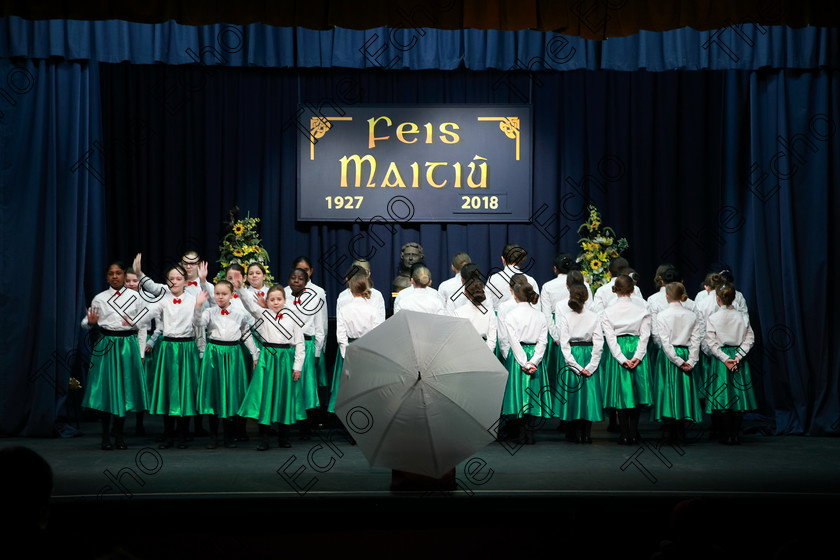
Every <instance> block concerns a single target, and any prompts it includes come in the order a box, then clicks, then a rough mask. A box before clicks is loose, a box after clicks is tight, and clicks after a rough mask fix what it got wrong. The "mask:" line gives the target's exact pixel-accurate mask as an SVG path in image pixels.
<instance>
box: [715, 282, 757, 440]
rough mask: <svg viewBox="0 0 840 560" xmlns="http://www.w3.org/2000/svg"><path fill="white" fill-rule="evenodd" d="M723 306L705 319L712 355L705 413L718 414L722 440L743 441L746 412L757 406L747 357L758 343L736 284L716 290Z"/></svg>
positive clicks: (718, 303)
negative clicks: (737, 303) (740, 303)
mask: <svg viewBox="0 0 840 560" xmlns="http://www.w3.org/2000/svg"><path fill="white" fill-rule="evenodd" d="M715 299H716V303H717V305H718V306H720V309H719V310H718V311H717V312H716V313H712V314H711V315H710V316H709V317H708V319H706V343H707V345H708V347H709V349H710V352H711V354H712V361H711V365H710V369H709V371H708V372H707V373H706V388H705V389H704V390H705V391H706V394H707V398H706V412H707V413H711V414H713V415H717V416H718V418H719V420H718V428H719V430H720V431H719V435H720V442H721V443H724V444H728V445H737V444H739V443H740V439H739V436H738V433H739V431H740V429H741V421H742V420H743V417H744V412H749V411H751V410H755V409H757V408H758V404H757V401H756V397H755V390H754V389H753V386H752V377H751V375H750V367H749V364H748V363H747V361H746V360H744V358H745V357H746V356H747V353H748V352H749V351H750V349H751V348H752V345H753V343H754V342H755V334H754V333H753V330H752V327H751V326H750V320H749V317H748V316H747V315H746V314H745V313H742V312H740V311H738V310H737V309H735V307H734V305H733V302H734V301H735V286H733V285H732V284H729V283H723V284H721V285H720V286H718V287H717V289H716V290H715Z"/></svg>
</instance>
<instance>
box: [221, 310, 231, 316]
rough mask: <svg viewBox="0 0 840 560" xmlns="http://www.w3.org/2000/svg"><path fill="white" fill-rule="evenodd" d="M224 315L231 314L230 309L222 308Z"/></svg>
mask: <svg viewBox="0 0 840 560" xmlns="http://www.w3.org/2000/svg"><path fill="white" fill-rule="evenodd" d="M222 315H230V311H228V310H227V309H222Z"/></svg>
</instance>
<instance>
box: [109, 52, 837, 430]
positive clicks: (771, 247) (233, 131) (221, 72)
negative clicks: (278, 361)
mask: <svg viewBox="0 0 840 560" xmlns="http://www.w3.org/2000/svg"><path fill="white" fill-rule="evenodd" d="M101 73H102V84H103V93H102V96H103V114H104V115H106V118H105V137H104V141H103V144H104V145H105V146H106V147H110V146H113V147H114V148H113V149H110V148H106V151H105V158H104V165H103V167H104V169H105V170H107V171H106V174H107V182H108V187H107V188H106V192H107V193H109V196H108V215H109V216H110V217H112V218H113V219H116V220H117V221H118V222H120V223H134V224H136V227H134V228H131V229H130V230H129V231H126V232H125V235H122V236H120V237H119V238H118V239H117V244H116V245H115V248H117V249H118V250H119V252H120V253H121V254H129V253H133V252H135V251H138V250H143V251H144V252H145V254H147V255H148V257H149V259H148V262H149V270H150V271H151V270H155V269H156V270H157V271H160V270H161V269H162V267H163V266H165V264H166V263H167V262H168V261H171V260H173V259H174V258H177V256H178V254H179V253H180V252H181V251H183V249H184V248H186V247H187V246H192V245H198V246H199V248H200V250H202V251H204V252H205V253H207V254H209V255H215V254H216V253H217V249H216V244H217V240H218V238H219V234H218V232H219V231H220V230H219V227H220V224H219V222H220V220H221V219H222V218H223V217H225V216H226V211H227V209H228V208H230V207H231V206H232V205H233V204H234V203H236V204H238V205H239V206H240V207H241V208H242V209H243V211H245V210H250V211H251V212H254V213H255V214H258V215H259V216H260V217H261V218H262V219H263V225H262V232H263V235H264V239H265V246H266V248H267V249H268V252H269V254H270V255H272V257H273V258H275V259H276V261H275V262H274V263H272V265H273V266H272V268H273V270H274V271H275V273H276V274H277V276H278V279H279V280H280V281H281V282H283V281H285V280H286V278H285V277H284V276H285V275H286V274H287V271H288V268H289V266H290V265H291V261H292V259H293V258H294V257H295V256H296V255H299V254H306V255H310V256H313V257H314V258H315V259H316V273H315V274H316V276H315V280H316V282H318V283H320V284H321V285H323V286H324V287H325V288H327V290H328V292H329V293H330V294H333V295H334V294H337V293H338V291H339V290H340V289H341V288H342V286H341V285H340V283H339V278H340V277H341V275H343V272H344V270H345V268H346V267H347V266H348V265H349V263H350V261H351V260H352V259H353V258H354V257H355V256H360V255H368V256H369V257H370V260H371V263H372V266H373V269H374V274H373V278H374V281H375V283H376V285H377V286H379V287H380V288H382V289H383V290H384V291H387V290H388V287H389V285H390V281H391V279H392V278H393V276H394V274H395V272H396V265H397V262H398V256H399V248H400V247H401V246H402V245H403V244H404V243H406V242H408V241H418V242H420V244H421V245H422V246H423V248H424V250H425V253H426V255H427V257H426V260H427V263H428V264H429V265H430V266H431V268H432V271H433V276H434V278H435V281H436V282H440V281H441V280H443V279H445V278H447V277H449V275H450V274H451V273H450V272H449V268H448V266H449V265H448V261H449V259H450V258H451V256H452V255H453V254H454V253H455V252H457V251H460V250H466V251H467V252H468V253H469V254H470V256H471V257H472V258H473V260H474V261H475V262H477V263H480V265H481V266H482V267H484V268H485V269H486V268H488V267H490V266H498V265H499V264H500V260H499V255H500V253H501V249H502V246H503V245H504V244H505V243H507V242H514V241H515V242H519V243H521V244H522V245H523V246H525V247H526V248H527V249H528V250H529V251H531V255H532V263H531V264H532V266H533V268H532V269H531V271H530V272H531V274H532V275H534V276H535V277H536V278H537V279H538V280H539V281H540V282H544V281H545V280H547V279H549V278H550V277H551V258H552V256H553V255H554V253H555V251H557V250H567V251H570V252H573V253H576V252H577V248H576V244H575V242H576V240H577V236H576V229H577V227H578V225H579V224H580V223H581V221H582V220H583V219H585V217H586V206H587V204H588V203H590V202H591V203H594V204H596V205H597V206H598V207H599V208H600V209H601V210H602V211H603V213H604V218H605V220H606V222H607V223H608V224H610V225H611V226H614V227H615V229H616V231H618V232H619V233H620V234H621V235H623V236H626V237H627V238H628V239H629V240H630V243H631V248H630V250H629V251H628V254H627V256H628V258H629V259H630V261H631V263H632V265H633V266H634V267H636V269H637V270H638V271H639V272H640V273H641V274H642V282H641V283H640V287H641V288H642V290H643V292H644V293H645V295H649V294H650V293H652V291H653V283H652V276H653V271H654V270H655V268H656V267H657V266H658V265H659V264H660V263H662V262H672V263H673V264H675V265H677V266H678V267H679V268H680V269H681V270H682V271H683V274H684V276H685V279H686V282H687V286H688V288H689V291H690V293H691V295H692V296H693V295H694V294H695V293H696V292H697V290H698V289H699V284H700V281H701V280H702V278H703V276H704V275H705V273H706V272H707V271H709V270H711V269H712V268H716V269H720V268H731V269H732V270H733V271H734V273H735V275H736V283H737V286H738V287H739V289H740V290H741V291H742V292H743V293H744V295H745V297H746V298H747V301H748V302H749V304H750V307H751V315H752V320H753V326H754V328H755V330H756V335H757V337H758V340H759V342H758V344H757V345H756V348H755V349H754V350H753V352H754V356H755V359H754V360H753V362H754V363H755V365H754V369H755V371H756V381H755V383H756V387H757V388H758V390H759V392H760V393H761V394H762V395H763V396H764V403H765V407H764V409H763V412H764V413H766V414H768V415H773V414H774V413H775V418H776V421H777V429H778V430H779V431H780V432H784V433H802V432H805V431H810V432H811V433H820V432H821V431H825V430H829V429H830V426H831V423H832V422H833V421H834V420H833V416H836V414H837V412H838V407H837V400H836V367H837V364H836V363H835V362H834V361H833V360H834V358H832V357H831V356H830V355H829V353H828V350H827V348H828V346H827V345H826V344H824V342H825V340H824V338H823V337H825V336H827V335H826V334H824V333H828V332H832V328H833V327H832V325H831V323H830V322H829V321H830V320H829V317H828V315H827V313H826V311H825V310H826V309H828V308H827V307H824V306H823V305H824V303H828V302H829V301H831V299H832V297H833V296H832V295H831V294H830V293H829V292H828V291H827V289H826V283H825V281H824V280H823V279H824V278H825V276H824V274H823V273H821V272H820V271H821V270H827V267H828V264H827V263H828V262H830V259H829V255H830V253H831V252H832V251H833V250H834V249H836V237H831V236H830V235H829V236H823V235H822V233H821V232H822V231H824V230H823V229H821V228H820V226H821V225H824V226H825V227H826V228H827V227H828V222H825V223H824V224H823V223H821V222H820V219H821V218H820V216H822V219H823V220H826V219H827V217H828V215H829V212H830V208H831V205H832V204H834V207H835V209H836V200H835V199H834V197H833V196H832V194H831V189H830V187H829V186H830V185H832V184H836V183H837V177H836V168H834V167H832V165H833V164H832V162H833V161H834V158H833V157H832V156H836V155H837V149H838V148H837V143H836V139H834V134H833V131H834V129H835V128H836V123H837V115H836V107H837V102H838V89H837V75H836V73H832V72H828V71H823V72H813V73H811V72H797V73H795V74H791V73H789V72H782V71H773V72H761V73H747V72H737V71H729V72H673V73H646V72H633V73H624V72H588V71H578V72H566V73H554V74H548V73H545V74H540V75H539V85H537V81H536V80H534V82H533V83H530V84H529V76H528V75H527V74H526V73H519V74H518V75H516V76H510V78H511V80H512V82H511V83H512V84H513V85H514V86H515V87H516V89H519V90H521V91H530V94H531V96H532V102H533V106H534V122H535V123H536V129H535V132H534V134H535V137H536V138H537V142H535V155H534V159H535V169H534V184H535V192H534V201H535V202H534V209H535V216H534V217H533V220H532V223H531V224H513V225H471V226H463V225H458V224H445V225H439V224H421V225H402V224H397V225H396V226H395V227H394V232H393V235H392V234H391V232H390V231H388V230H387V229H386V228H385V227H384V226H381V225H380V226H375V227H374V228H373V229H372V230H368V229H366V228H365V227H360V226H359V225H358V224H356V225H353V226H352V227H351V226H340V225H338V226H336V225H330V226H326V225H318V224H308V223H296V222H295V184H296V183H295V181H296V160H295V154H296V142H297V134H299V133H300V132H299V131H298V130H297V128H296V127H295V126H293V125H292V123H290V122H289V121H288V115H292V114H294V112H295V110H296V107H297V104H298V102H299V101H310V102H313V103H314V102H317V101H318V100H322V99H325V98H331V96H332V95H334V93H335V92H336V91H337V90H342V91H350V92H355V95H357V97H358V99H359V100H360V101H364V102H370V103H397V102H399V103H494V102H511V101H515V96H514V94H513V93H511V91H513V90H507V91H502V90H498V89H496V90H494V89H493V88H492V87H491V85H492V84H493V83H495V82H496V81H497V80H498V79H499V76H500V73H498V72H482V73H475V72H470V71H466V70H460V71H454V72H389V73H385V72H370V71H350V70H348V71H329V72H328V71H307V72H301V71H297V72H293V71H274V70H265V69H226V68H208V69H197V68H171V67H160V66H155V67H152V66H137V65H127V64H122V65H103V66H102V70H101ZM178 83H185V84H196V86H195V87H196V88H197V87H198V86H199V85H201V87H202V89H201V95H195V96H190V97H189V99H188V100H186V99H185V100H181V98H180V97H175V96H173V103H172V104H170V105H171V106H173V107H175V106H177V107H178V110H177V111H175V110H169V107H170V105H168V104H165V103H161V102H160V99H158V98H156V96H155V95H154V93H153V92H154V91H155V90H156V88H161V89H162V90H165V91H171V90H170V89H169V86H170V85H171V86H172V88H173V89H174V87H175V84H178ZM529 85H530V89H529ZM150 92H152V93H150ZM781 94H784V95H781ZM783 98H784V99H783ZM176 100H178V101H182V102H180V103H175V102H174V101H176ZM325 110H326V109H325ZM306 120H308V116H307V119H306ZM138 123H143V125H144V126H145V127H146V129H145V130H139V129H137V127H138ZM812 144H813V147H814V148H815V149H814V150H812V149H811V147H812ZM121 145H129V146H132V148H131V149H130V150H128V151H120V149H119V146H121ZM786 145H787V146H789V148H786V147H785V146H786ZM786 150H788V151H786ZM779 153H782V154H786V155H782V156H780V157H777V156H778V154H779ZM774 158H775V159H774ZM797 158H802V161H801V162H799V160H798V159H797ZM794 162H796V163H795V165H796V166H797V168H796V169H797V171H796V172H793V168H788V167H786V165H788V163H789V164H791V165H793V164H794ZM776 174H778V175H785V174H790V175H791V176H790V177H789V178H788V179H787V180H780V179H779V178H777V177H776ZM765 175H766V176H767V177H765V178H764V179H763V180H762V177H764V176H765ZM777 184H778V187H776V185H777ZM800 191H804V192H802V193H801V194H800ZM540 211H541V212H540ZM153 224H154V225H153ZM147 225H149V226H151V227H150V228H147V227H146V226H147ZM366 232H367V233H366ZM360 233H361V235H359V234H360ZM354 236H358V237H357V239H360V241H359V242H357V243H355V244H354V243H353V241H354ZM379 240H384V244H380V243H379V242H378V241H379ZM319 261H320V262H319ZM803 269H804V270H809V271H813V274H808V275H807V276H808V278H807V279H806V278H804V277H803V275H802V274H801V273H798V271H801V270H803ZM820 302H823V303H820ZM330 310H331V312H334V302H332V301H331V302H330ZM832 368H834V369H832ZM806 372H807V373H806Z"/></svg>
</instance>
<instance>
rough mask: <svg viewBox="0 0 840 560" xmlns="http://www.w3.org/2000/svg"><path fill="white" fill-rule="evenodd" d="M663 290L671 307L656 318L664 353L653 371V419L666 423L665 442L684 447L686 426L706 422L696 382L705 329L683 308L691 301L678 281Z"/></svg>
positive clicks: (691, 312) (660, 354) (663, 310)
mask: <svg viewBox="0 0 840 560" xmlns="http://www.w3.org/2000/svg"><path fill="white" fill-rule="evenodd" d="M664 287H665V297H666V300H667V303H668V305H667V307H666V308H665V309H662V310H660V311H658V312H657V314H656V318H655V319H654V321H655V322H656V325H657V326H656V328H655V331H656V332H657V333H658V337H659V344H660V348H661V351H660V352H659V353H658V355H657V358H656V366H655V368H654V375H655V376H656V379H657V380H656V382H655V383H654V386H655V390H654V398H653V411H652V414H651V420H652V421H654V422H664V424H665V431H664V434H665V435H664V443H666V444H669V445H670V444H672V443H678V444H685V442H686V441H685V423H686V422H687V421H690V422H694V423H699V422H701V421H702V420H703V414H702V409H701V407H700V401H699V399H698V396H697V384H696V381H695V379H694V373H695V372H696V371H697V366H698V365H699V360H700V341H701V339H702V337H703V329H702V327H701V325H700V319H699V317H698V316H697V314H696V313H694V312H693V311H691V310H689V309H686V308H685V307H683V304H682V302H685V301H687V300H688V296H687V295H686V293H685V287H684V286H683V285H682V284H681V283H679V282H669V283H668V284H666V285H665V286H664Z"/></svg>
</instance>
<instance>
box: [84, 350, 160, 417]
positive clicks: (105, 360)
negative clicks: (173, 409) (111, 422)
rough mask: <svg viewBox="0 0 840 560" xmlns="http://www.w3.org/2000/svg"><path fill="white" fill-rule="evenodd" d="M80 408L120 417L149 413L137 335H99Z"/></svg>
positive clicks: (144, 375)
mask: <svg viewBox="0 0 840 560" xmlns="http://www.w3.org/2000/svg"><path fill="white" fill-rule="evenodd" d="M85 385H86V387H85V396H84V397H83V398H82V406H83V407H85V408H91V409H94V410H101V411H102V412H107V413H109V414H113V415H115V416H120V417H123V416H125V413H126V412H138V411H142V410H148V408H149V405H148V397H147V394H146V373H145V371H144V369H143V364H142V362H141V361H140V347H139V346H138V344H137V335H132V336H107V335H102V336H100V337H99V339H98V340H97V341H96V344H94V347H93V352H92V355H91V360H90V369H89V370H88V376H87V381H86V382H85Z"/></svg>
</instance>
